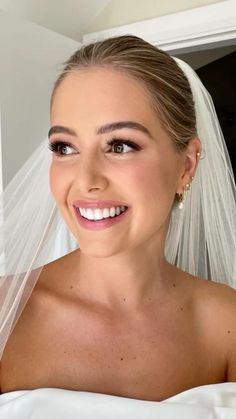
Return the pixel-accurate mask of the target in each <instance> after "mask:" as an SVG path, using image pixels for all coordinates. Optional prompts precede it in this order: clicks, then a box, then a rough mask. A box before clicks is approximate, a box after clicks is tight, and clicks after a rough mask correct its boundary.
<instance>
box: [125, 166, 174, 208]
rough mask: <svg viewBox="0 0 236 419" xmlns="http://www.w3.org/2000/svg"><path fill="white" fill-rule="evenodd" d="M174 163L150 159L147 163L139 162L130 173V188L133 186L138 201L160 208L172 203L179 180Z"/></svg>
mask: <svg viewBox="0 0 236 419" xmlns="http://www.w3.org/2000/svg"><path fill="white" fill-rule="evenodd" d="M172 163H173V162H171V163H169V164H166V162H164V161H161V160H160V159H149V160H148V161H147V162H139V164H138V165H137V166H136V167H134V168H133V170H132V171H131V172H130V175H129V181H128V184H129V186H130V188H132V186H133V190H135V194H136V195H137V197H138V199H139V200H141V201H142V202H143V203H144V204H146V205H148V206H149V204H152V203H155V204H158V206H160V205H162V204H163V205H165V204H166V205H169V204H170V203H172V201H173V198H174V195H175V183H176V178H177V175H176V173H175V168H174V165H173V164H172ZM128 184H127V186H128ZM131 184H132V185H131Z"/></svg>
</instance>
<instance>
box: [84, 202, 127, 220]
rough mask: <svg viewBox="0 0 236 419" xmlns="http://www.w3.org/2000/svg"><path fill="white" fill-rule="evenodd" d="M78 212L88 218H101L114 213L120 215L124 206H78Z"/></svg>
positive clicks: (112, 215) (113, 215)
mask: <svg viewBox="0 0 236 419" xmlns="http://www.w3.org/2000/svg"><path fill="white" fill-rule="evenodd" d="M79 211H80V214H81V215H82V216H83V217H85V218H87V219H88V220H102V219H103V218H108V217H115V215H120V213H122V212H124V211H125V206H123V205H122V206H120V207H111V208H103V209H100V208H96V209H95V210H92V209H91V208H88V209H85V208H79Z"/></svg>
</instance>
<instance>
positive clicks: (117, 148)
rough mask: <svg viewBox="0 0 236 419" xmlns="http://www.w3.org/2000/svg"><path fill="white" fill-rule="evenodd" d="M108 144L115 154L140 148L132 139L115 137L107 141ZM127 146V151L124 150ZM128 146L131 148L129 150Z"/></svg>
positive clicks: (126, 152)
mask: <svg viewBox="0 0 236 419" xmlns="http://www.w3.org/2000/svg"><path fill="white" fill-rule="evenodd" d="M107 145H109V146H110V147H111V149H112V152H114V153H115V154H128V153H130V152H133V151H135V150H140V147H139V146H138V145H137V144H135V143H134V142H133V141H130V140H122V139H116V138H113V139H112V140H111V141H108V142H107ZM125 147H126V151H124V150H125ZM127 147H128V148H130V149H131V150H130V151H129V150H128V151H127ZM113 150H114V151H113Z"/></svg>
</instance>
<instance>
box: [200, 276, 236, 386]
mask: <svg viewBox="0 0 236 419" xmlns="http://www.w3.org/2000/svg"><path fill="white" fill-rule="evenodd" d="M195 280H196V283H195V297H194V300H195V304H196V310H197V316H198V321H199V325H200V326H202V330H203V331H204V333H205V336H206V339H207V337H208V338H209V339H210V340H211V342H212V343H213V344H214V345H215V348H217V349H219V350H220V351H221V353H222V355H224V357H225V359H226V363H227V374H226V375H227V377H226V380H227V381H231V382H235V381H236V290H235V289H234V288H232V287H230V286H228V285H226V284H222V283H217V282H214V281H206V280H204V279H201V278H195Z"/></svg>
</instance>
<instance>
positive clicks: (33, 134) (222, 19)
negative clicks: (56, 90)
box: [0, 0, 236, 188]
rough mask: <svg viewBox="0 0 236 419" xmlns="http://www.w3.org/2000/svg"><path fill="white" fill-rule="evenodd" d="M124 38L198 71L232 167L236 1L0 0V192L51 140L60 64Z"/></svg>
mask: <svg viewBox="0 0 236 419" xmlns="http://www.w3.org/2000/svg"><path fill="white" fill-rule="evenodd" d="M125 33H129V34H134V35H137V36H140V37H142V38H144V39H146V40H147V41H148V42H151V43H153V44H154V45H156V46H157V47H160V48H162V49H164V50H166V51H167V52H169V53H171V55H174V56H177V57H180V58H182V59H183V60H185V61H186V62H188V63H189V64H190V65H191V66H192V67H193V68H194V69H195V70H196V71H197V73H198V74H199V77H200V78H201V79H202V81H203V83H204V84H205V86H206V87H207V89H208V90H209V92H210V94H211V95H212V98H213V101H214V103H215V106H216V111H217V114H218V117H219V119H220V123H221V127H222V130H223V133H224V135H225V139H226V142H227V146H228V150H229V153H230V156H231V160H232V163H233V166H234V170H235V167H236V164H235V148H236V86H235V84H236V82H235V74H236V0H224V1H212V0H175V1H169V2H163V1H161V0H156V1H155V0H145V1H142V0H126V1H125V0H86V1H85V0H84V1H83V0H60V2H58V1H57V0H50V1H46V0H0V107H1V108H0V110H1V120H0V122H1V126H0V129H1V142H0V188H5V187H6V186H7V184H8V183H9V181H10V180H11V179H12V178H13V176H14V175H15V174H16V172H17V171H18V169H19V168H20V167H21V166H22V165H23V163H24V162H25V161H26V160H27V158H28V157H29V156H30V155H31V154H32V152H33V151H34V150H35V148H36V147H37V145H38V144H39V143H40V141H42V140H43V139H44V138H46V136H47V133H48V129H49V101H50V94H51V90H52V87H53V83H54V81H55V80H56V78H57V76H58V75H59V73H60V71H61V69H62V64H63V62H64V61H65V60H66V59H67V58H68V57H69V56H70V55H71V54H72V53H73V52H74V51H75V50H76V49H78V48H79V46H80V45H81V44H83V43H84V42H86V43H88V42H89V41H96V40H98V39H103V38H105V37H108V36H112V35H119V34H125Z"/></svg>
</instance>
